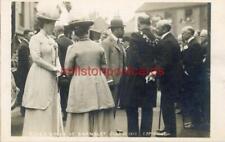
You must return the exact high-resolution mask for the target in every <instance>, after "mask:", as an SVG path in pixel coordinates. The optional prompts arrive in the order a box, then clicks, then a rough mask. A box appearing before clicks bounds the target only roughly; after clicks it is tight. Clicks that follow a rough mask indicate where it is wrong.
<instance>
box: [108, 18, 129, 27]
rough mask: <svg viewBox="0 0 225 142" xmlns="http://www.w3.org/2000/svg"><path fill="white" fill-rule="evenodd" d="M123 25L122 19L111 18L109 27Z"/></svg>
mask: <svg viewBox="0 0 225 142" xmlns="http://www.w3.org/2000/svg"><path fill="white" fill-rule="evenodd" d="M124 26H125V25H124V24H123V21H122V20H121V19H112V20H111V22H110V26H109V28H120V27H122V28H123V27H124Z"/></svg>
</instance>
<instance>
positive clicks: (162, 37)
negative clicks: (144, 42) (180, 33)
mask: <svg viewBox="0 0 225 142" xmlns="http://www.w3.org/2000/svg"><path fill="white" fill-rule="evenodd" d="M169 33H170V31H169V32H167V33H165V34H163V35H162V36H161V39H164V38H165V37H166V36H167V35H168V34H169Z"/></svg>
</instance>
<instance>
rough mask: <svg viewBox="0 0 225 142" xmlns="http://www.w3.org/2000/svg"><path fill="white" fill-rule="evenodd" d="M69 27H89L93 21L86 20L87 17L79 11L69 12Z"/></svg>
mask: <svg viewBox="0 0 225 142" xmlns="http://www.w3.org/2000/svg"><path fill="white" fill-rule="evenodd" d="M69 17H70V19H69V22H68V24H69V27H70V28H74V27H78V26H87V27H90V26H92V25H93V24H94V21H93V20H91V19H90V18H88V16H87V15H85V14H84V13H82V12H79V11H73V10H71V11H70V13H69Z"/></svg>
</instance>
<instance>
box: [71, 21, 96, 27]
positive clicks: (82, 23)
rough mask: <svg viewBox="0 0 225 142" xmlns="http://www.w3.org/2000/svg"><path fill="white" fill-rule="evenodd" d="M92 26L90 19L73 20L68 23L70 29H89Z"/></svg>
mask: <svg viewBox="0 0 225 142" xmlns="http://www.w3.org/2000/svg"><path fill="white" fill-rule="evenodd" d="M93 24H94V21H92V20H90V19H74V20H72V21H71V22H69V26H70V27H78V26H86V27H90V26H92V25H93Z"/></svg>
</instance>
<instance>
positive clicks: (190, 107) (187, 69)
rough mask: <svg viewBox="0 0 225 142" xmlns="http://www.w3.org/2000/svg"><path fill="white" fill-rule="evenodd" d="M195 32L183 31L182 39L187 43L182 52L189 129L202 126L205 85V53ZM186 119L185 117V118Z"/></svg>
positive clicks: (192, 30)
mask: <svg viewBox="0 0 225 142" xmlns="http://www.w3.org/2000/svg"><path fill="white" fill-rule="evenodd" d="M194 33H195V30H194V29H193V27H191V26H187V27H184V28H183V29H182V38H183V40H184V41H185V43H186V46H185V47H184V50H183V52H182V60H183V67H184V92H185V94H184V96H183V97H184V99H183V100H184V107H183V109H184V114H185V115H190V117H191V125H189V126H188V128H192V127H198V126H200V125H199V124H201V119H202V114H201V111H202V110H201V109H202V108H201V103H202V99H203V98H202V97H203V96H202V91H201V90H202V89H203V88H202V85H201V84H202V83H203V79H204V76H203V58H204V56H203V52H202V47H201V45H200V44H199V43H198V41H197V40H196V38H195V37H194ZM184 117H185V116H184Z"/></svg>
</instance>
